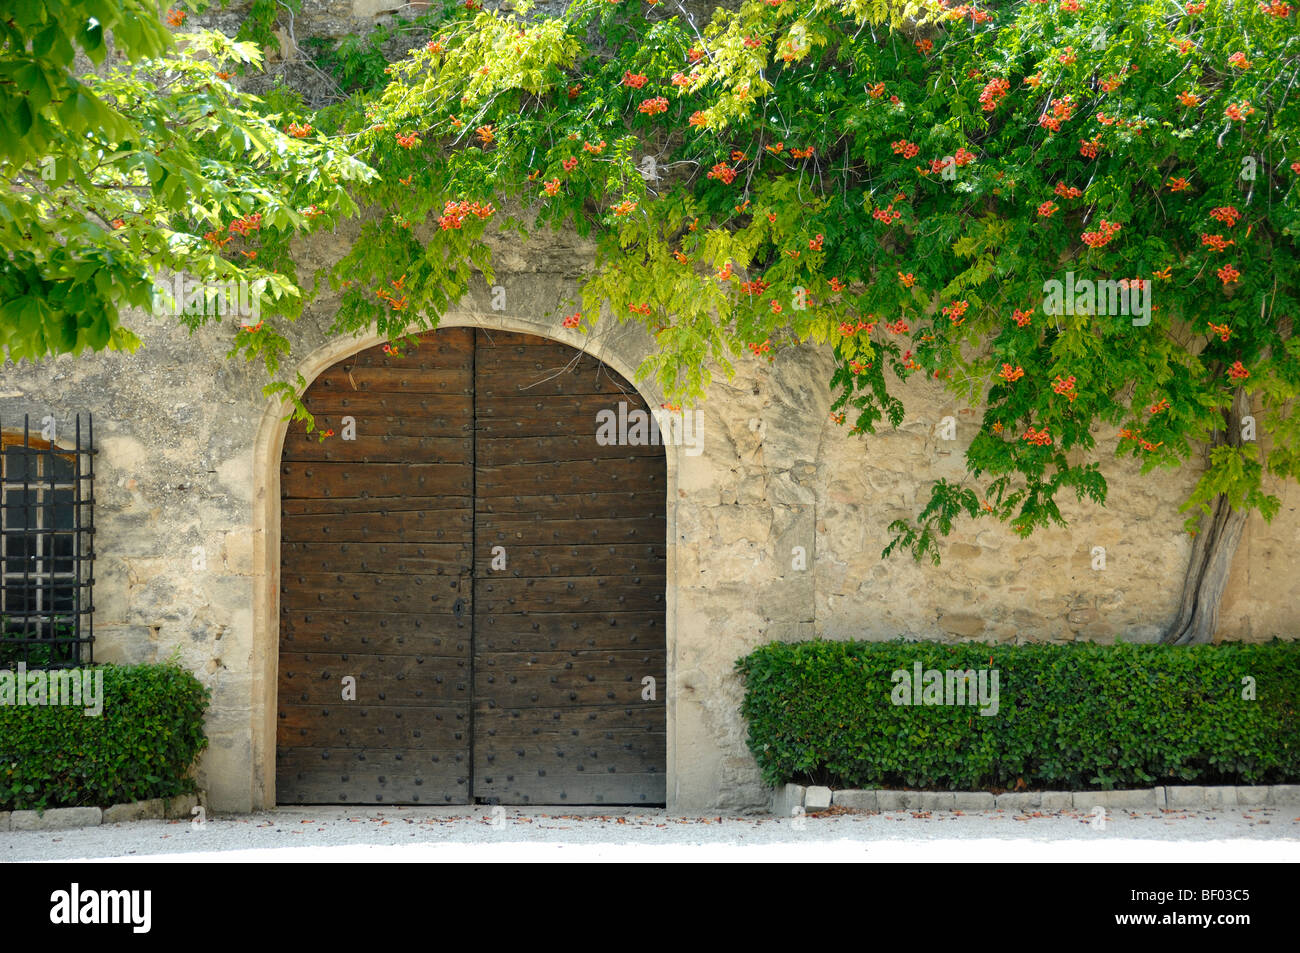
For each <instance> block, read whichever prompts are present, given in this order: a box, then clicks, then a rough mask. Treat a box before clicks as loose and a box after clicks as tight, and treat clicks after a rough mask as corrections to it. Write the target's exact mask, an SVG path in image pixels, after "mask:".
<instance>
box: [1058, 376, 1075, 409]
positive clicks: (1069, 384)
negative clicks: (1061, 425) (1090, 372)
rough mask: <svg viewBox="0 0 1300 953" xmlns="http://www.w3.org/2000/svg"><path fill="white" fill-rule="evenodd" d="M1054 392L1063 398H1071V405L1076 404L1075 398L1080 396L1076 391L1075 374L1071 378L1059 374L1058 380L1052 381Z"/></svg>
mask: <svg viewBox="0 0 1300 953" xmlns="http://www.w3.org/2000/svg"><path fill="white" fill-rule="evenodd" d="M1052 391H1053V393H1056V394H1060V395H1061V396H1062V397H1068V398H1070V403H1072V404H1073V403H1074V398H1076V397H1078V396H1079V395H1078V393H1076V392H1075V390H1074V375H1073V374H1071V375H1070V376H1069V377H1061V376H1060V375H1059V374H1058V375H1057V377H1056V380H1054V381H1052Z"/></svg>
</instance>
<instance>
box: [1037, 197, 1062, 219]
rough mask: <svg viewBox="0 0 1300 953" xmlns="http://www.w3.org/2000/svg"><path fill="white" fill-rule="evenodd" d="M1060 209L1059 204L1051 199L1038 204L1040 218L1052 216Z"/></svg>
mask: <svg viewBox="0 0 1300 953" xmlns="http://www.w3.org/2000/svg"><path fill="white" fill-rule="evenodd" d="M1059 210H1060V209H1059V207H1058V206H1057V204H1056V203H1055V202H1052V201H1050V200H1049V201H1047V202H1044V203H1043V204H1042V205H1040V206H1038V215H1039V217H1040V218H1051V217H1052V216H1053V215H1055V214H1056V213H1057V212H1058V211H1059Z"/></svg>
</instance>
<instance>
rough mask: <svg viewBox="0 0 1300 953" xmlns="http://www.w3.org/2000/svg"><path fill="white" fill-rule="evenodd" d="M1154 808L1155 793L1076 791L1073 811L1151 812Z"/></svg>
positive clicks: (1145, 791)
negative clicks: (1102, 809)
mask: <svg viewBox="0 0 1300 953" xmlns="http://www.w3.org/2000/svg"><path fill="white" fill-rule="evenodd" d="M1155 806H1156V794H1155V791H1153V790H1151V789H1150V788H1147V789H1146V790H1139V791H1076V792H1075V793H1074V809H1075V810H1076V811H1091V810H1092V809H1093V808H1097V807H1101V808H1106V809H1107V810H1111V811H1153V810H1155Z"/></svg>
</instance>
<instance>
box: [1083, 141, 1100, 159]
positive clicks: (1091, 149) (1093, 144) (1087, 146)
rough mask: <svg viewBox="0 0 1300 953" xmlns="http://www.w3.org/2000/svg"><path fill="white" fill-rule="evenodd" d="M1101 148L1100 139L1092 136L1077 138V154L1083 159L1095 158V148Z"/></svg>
mask: <svg viewBox="0 0 1300 953" xmlns="http://www.w3.org/2000/svg"><path fill="white" fill-rule="evenodd" d="M1100 148H1101V139H1100V138H1099V137H1097V136H1093V137H1092V138H1091V139H1080V140H1079V155H1081V156H1083V157H1084V158H1085V159H1095V158H1097V150H1098V149H1100Z"/></svg>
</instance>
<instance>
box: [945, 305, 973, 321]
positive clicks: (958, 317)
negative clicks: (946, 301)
mask: <svg viewBox="0 0 1300 953" xmlns="http://www.w3.org/2000/svg"><path fill="white" fill-rule="evenodd" d="M969 307H970V302H968V301H954V302H953V303H952V304H950V305H946V306H945V307H944V309H943V313H944V315H945V316H946V317H947V318H948V320H949V321H951V322H952V324H953V327H956V326H957V325H959V324H961V323H962V322H963V321H965V320H966V318H965V314H966V309H967V308H969Z"/></svg>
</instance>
